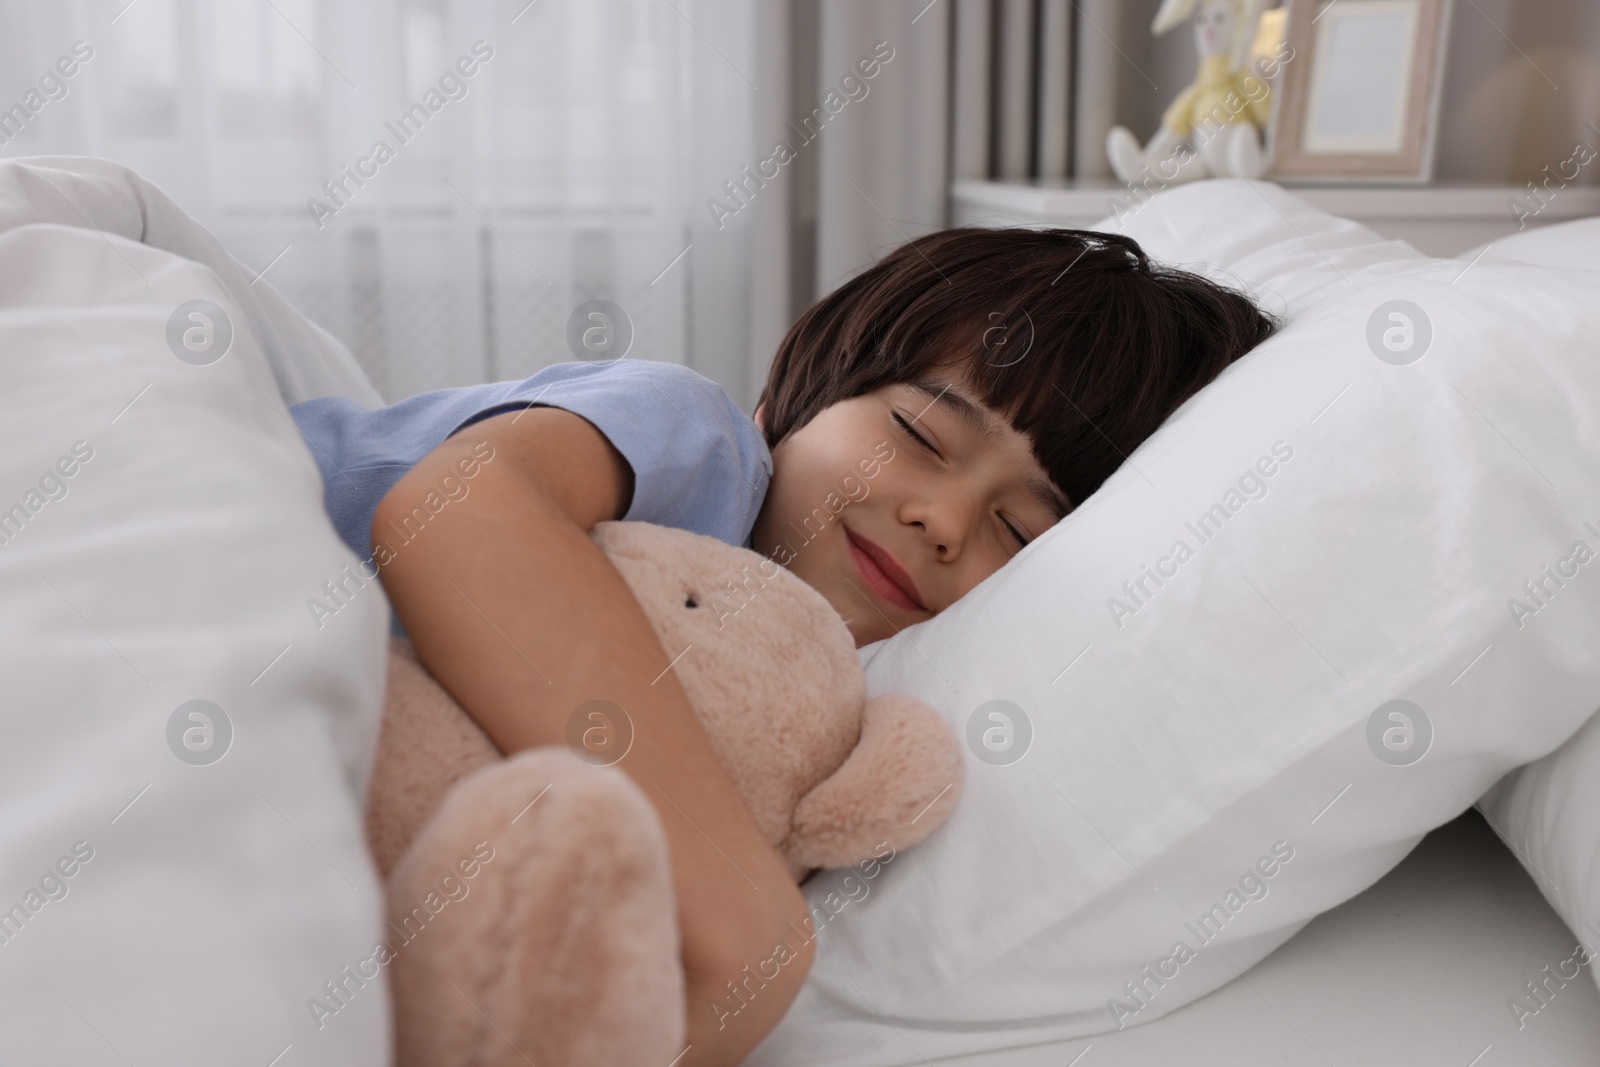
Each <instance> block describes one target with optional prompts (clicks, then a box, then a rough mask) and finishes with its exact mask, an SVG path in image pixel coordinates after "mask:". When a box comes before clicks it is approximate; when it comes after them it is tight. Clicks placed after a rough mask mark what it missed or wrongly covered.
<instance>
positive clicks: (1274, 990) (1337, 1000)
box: [905, 809, 1600, 1067]
mask: <svg viewBox="0 0 1600 1067" xmlns="http://www.w3.org/2000/svg"><path fill="white" fill-rule="evenodd" d="M1575 945H1576V938H1575V937H1574V936H1573V935H1572V933H1571V931H1569V930H1568V929H1567V926H1566V924H1565V923H1563V922H1562V921H1561V920H1560V918H1558V917H1557V916H1556V914H1555V912H1554V911H1552V910H1551V908H1550V906H1549V905H1548V904H1547V903H1546V902H1545V900H1544V898H1543V897H1542V896H1540V895H1539V890H1538V887H1537V886H1535V885H1534V883H1533V880H1532V879H1531V878H1529V877H1528V874H1527V872H1526V871H1524V870H1523V869H1522V867H1521V865H1519V864H1518V863H1517V861H1516V858H1515V857H1514V856H1512V854H1511V853H1510V851H1508V850H1507V849H1506V847H1505V846H1504V845H1502V844H1501V843H1500V841H1499V839H1498V838H1497V837H1495V835H1494V832H1493V831H1492V830H1491V829H1490V828H1489V826H1488V824H1487V823H1485V822H1484V821H1483V818H1482V816H1480V815H1479V814H1478V813H1477V812H1476V811H1475V810H1472V809H1469V810H1468V811H1467V812H1466V813H1465V814H1463V815H1462V816H1460V817H1459V818H1457V819H1456V820H1454V821H1453V822H1450V823H1447V824H1446V825H1444V826H1442V827H1440V828H1439V829H1437V830H1435V831H1433V832H1432V833H1430V834H1429V835H1428V836H1427V837H1426V838H1424V839H1423V841H1422V843H1421V844H1420V845H1418V846H1417V847H1416V848H1415V849H1414V850H1413V851H1412V853H1411V854H1410V855H1409V856H1407V857H1406V859H1405V860H1404V862H1402V863H1401V864H1400V866H1398V867H1396V868H1395V869H1394V870H1392V871H1390V872H1389V873H1388V874H1387V875H1385V876H1384V877H1383V878H1382V879H1380V880H1379V881H1378V882H1377V883H1376V884H1375V885H1373V886H1372V888H1370V889H1368V890H1367V891H1366V892H1364V893H1362V894H1361V895H1360V896H1357V897H1355V898H1354V899H1352V900H1349V901H1347V902H1345V903H1344V904H1342V905H1340V906H1339V907H1337V908H1335V909H1333V910H1332V911H1329V912H1324V913H1323V914H1322V915H1320V916H1318V917H1317V918H1315V919H1313V920H1312V921H1311V922H1310V923H1309V924H1308V925H1307V926H1306V927H1305V928H1304V929H1303V930H1301V931H1300V932H1299V933H1298V934H1296V935H1295V936H1294V937H1293V938H1291V939H1290V940H1289V941H1288V942H1287V943H1285V944H1284V945H1283V947H1281V948H1279V949H1278V950H1277V951H1276V952H1274V953H1273V954H1272V955H1270V956H1268V957H1267V958H1266V959H1264V960H1262V961H1261V962H1260V963H1258V964H1256V965H1255V967H1253V968H1251V970H1250V971H1249V972H1247V973H1246V974H1244V975H1243V976H1241V977H1239V978H1237V979H1235V980H1234V981H1233V982H1231V983H1229V984H1228V985H1226V986H1223V987H1222V988H1221V989H1218V990H1216V991H1215V992H1213V993H1211V994H1209V995H1208V996H1205V997H1202V998H1201V999H1200V1000H1198V1001H1196V1002H1195V1003H1193V1004H1190V1005H1188V1006H1187V1007H1184V1008H1181V1009H1179V1010H1178V1011H1175V1012H1173V1013H1172V1014H1171V1015H1167V1016H1165V1017H1163V1018H1160V1019H1156V1020H1155V1021H1153V1022H1149V1023H1145V1024H1143V1025H1141V1026H1130V1027H1129V1028H1127V1029H1126V1030H1122V1031H1120V1032H1117V1033H1108V1034H1100V1035H1097V1036H1095V1037H1090V1038H1080V1039H1077V1040H1072V1041H1055V1042H1050V1043H1048V1044H1043V1045H1032V1046H1028V1047H1025V1048H1014V1049H1007V1050H1004V1051H999V1052H986V1053H982V1054H979V1055H974V1056H961V1057H957V1058H953V1059H941V1060H936V1061H932V1062H937V1063H939V1064H941V1065H946V1064H948V1065H950V1067H1068V1065H1076V1067H1147V1065H1150V1064H1177V1063H1181V1064H1186V1065H1187V1067H1241V1065H1259V1064H1272V1065H1274V1067H1329V1064H1334V1065H1340V1067H1342V1065H1345V1064H1379V1065H1381V1064H1405V1065H1407V1067H1422V1065H1431V1064H1439V1065H1441V1067H1443V1065H1449V1067H1467V1065H1468V1064H1473V1065H1474V1067H1503V1065H1507V1064H1514V1065H1518V1067H1580V1065H1582V1067H1593V1065H1594V1064H1595V1063H1596V1062H1597V1061H1600V992H1597V991H1596V989H1595V986H1594V983H1593V982H1592V981H1590V980H1589V975H1588V973H1587V967H1584V968H1583V969H1581V970H1580V971H1579V972H1578V974H1577V977H1576V978H1575V979H1573V980H1571V981H1568V982H1566V984H1565V985H1564V986H1557V985H1556V984H1555V983H1554V982H1553V981H1552V982H1551V983H1550V985H1549V989H1550V990H1551V992H1550V993H1549V994H1548V1003H1547V1004H1545V1005H1543V1006H1539V1010H1538V1011H1537V1012H1536V1013H1535V1014H1533V1015H1532V1016H1527V1015H1524V1016H1523V1017H1522V1019H1521V1023H1522V1025H1521V1027H1520V1028H1519V1026H1518V1018H1517V1015H1516V1013H1514V1012H1513V1011H1512V1008H1511V1007H1510V1002H1511V1001H1512V1000H1513V999H1514V998H1519V999H1521V1000H1523V1001H1524V1002H1525V1003H1526V1004H1527V1005H1528V1006H1529V1007H1534V1006H1538V1005H1537V1002H1535V1001H1534V1000H1533V999H1532V998H1531V997H1530V996H1529V994H1528V991H1527V989H1526V988H1525V987H1524V986H1523V983H1524V982H1525V981H1528V980H1537V979H1538V978H1541V977H1542V975H1541V971H1542V970H1543V968H1544V967H1546V966H1547V965H1548V966H1549V967H1550V968H1551V970H1552V972H1553V971H1555V970H1556V968H1557V967H1558V966H1559V965H1560V964H1561V963H1562V962H1563V961H1565V960H1566V959H1568V957H1570V956H1571V955H1572V952H1573V949H1574V947H1575ZM1567 970H1568V973H1571V971H1572V966H1571V965H1569V966H1568V967H1567ZM906 1053H907V1055H906V1060H905V1062H907V1063H923V1062H927V1061H924V1060H923V1059H922V1058H921V1057H920V1056H919V1055H918V1054H917V1053H916V1051H915V1050H914V1049H913V1048H911V1047H910V1045H909V1044H908V1045H907V1047H906ZM1080 1056H1081V1059H1080V1058H1078V1057H1080ZM1480 1056H1481V1058H1476V1057H1480Z"/></svg>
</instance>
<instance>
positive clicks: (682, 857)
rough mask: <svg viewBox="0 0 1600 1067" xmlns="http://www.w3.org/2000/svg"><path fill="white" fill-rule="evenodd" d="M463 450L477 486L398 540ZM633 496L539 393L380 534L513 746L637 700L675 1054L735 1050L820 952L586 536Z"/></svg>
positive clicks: (705, 1060)
mask: <svg viewBox="0 0 1600 1067" xmlns="http://www.w3.org/2000/svg"><path fill="white" fill-rule="evenodd" d="M484 442H487V443H488V446H489V448H490V449H492V453H490V452H488V450H487V449H485V447H484ZM475 447H476V451H474V448H475ZM486 453H487V454H488V455H489V458H488V460H487V461H485V459H484V456H485V454H486ZM463 459H467V460H470V461H472V462H475V463H478V464H479V469H478V472H477V474H476V475H475V476H474V477H472V479H471V480H470V481H469V482H467V484H469V485H470V486H471V490H470V492H469V493H468V495H466V496H465V497H461V498H460V499H457V500H454V501H452V502H451V503H450V504H449V506H447V507H445V508H443V509H441V510H440V511H439V512H438V513H437V514H433V515H428V516H427V518H426V519H425V520H424V521H425V525H422V526H421V532H419V533H417V534H415V535H414V536H413V537H412V539H411V540H409V541H404V542H403V543H402V540H401V537H400V536H398V534H397V531H398V530H399V529H400V528H401V526H402V523H403V521H404V519H405V518H406V517H407V516H410V515H411V514H412V511H413V509H414V508H416V507H418V506H419V505H421V503H422V500H423V498H424V497H425V496H427V494H428V493H429V492H430V491H437V489H438V486H439V483H440V480H441V479H442V478H444V477H446V476H447V475H452V474H453V475H455V476H456V477H457V478H458V479H459V478H460V474H461V470H460V469H459V468H458V466H457V464H458V463H459V462H460V461H461V460H463ZM632 497H633V471H632V469H631V468H630V467H629V465H628V463H627V461H626V460H625V459H624V458H623V457H622V455H621V453H619V452H618V451H617V450H616V449H615V448H614V447H613V446H612V445H611V442H610V441H609V440H607V438H606V437H605V436H604V435H603V434H602V433H601V432H600V431H599V430H598V429H596V428H595V427H594V426H593V425H592V424H591V423H589V422H588V421H587V420H586V419H584V418H582V417H581V416H578V415H575V414H573V413H571V412H568V411H565V410H563V409H560V408H554V407H536V408H528V409H524V410H521V411H517V412H508V413H505V414H501V415H496V416H493V417H491V418H488V419H485V420H483V421H481V422H478V423H475V424H473V425H471V426H469V427H467V428H466V429H464V430H462V431H461V432H459V433H457V434H456V435H454V436H453V437H451V438H449V439H447V440H446V441H445V442H444V443H443V444H441V445H439V447H438V448H436V449H434V450H433V451H432V452H431V453H429V454H428V455H427V456H425V457H424V458H423V459H422V460H421V461H420V462H419V463H417V464H416V466H414V467H413V468H412V469H411V470H410V471H408V472H407V473H406V475H405V476H404V477H403V478H401V479H400V481H399V482H398V483H397V484H396V485H395V486H394V488H393V489H391V490H390V491H389V493H388V494H387V495H385V497H384V498H383V500H382V501H380V502H379V505H378V508H377V510H376V512H375V513H374V516H373V523H372V534H373V541H374V543H375V544H376V543H377V542H383V543H384V544H387V545H389V546H390V548H391V549H392V550H393V553H394V554H393V556H392V557H389V558H388V559H387V561H386V562H385V560H384V559H380V560H379V562H380V566H381V576H382V580H383V585H384V589H385V591H386V592H387V593H388V596H389V599H390V601H391V602H392V603H393V605H394V610H395V612H396V614H397V615H399V617H400V621H401V623H402V624H403V625H404V626H405V628H406V632H407V634H408V635H409V636H410V638H411V641H412V644H413V645H414V646H415V648H416V651H417V655H418V657H419V658H420V659H421V661H422V663H423V664H424V665H425V666H426V667H427V668H428V670H429V671H430V672H431V673H432V674H433V676H434V677H435V678H437V679H438V680H439V683H440V684H441V685H443V686H444V687H445V688H446V689H447V690H449V692H450V694H451V695H452V696H454V697H455V699H456V700H457V701H458V702H459V703H460V704H461V706H462V707H463V708H464V709H466V711H467V712H468V713H469V714H470V715H471V716H472V717H473V718H474V719H476V720H477V722H478V724H479V725H480V726H482V727H483V729H484V732H485V733H487V734H488V735H489V737H490V738H491V739H492V740H493V741H494V742H495V743H496V744H497V745H498V746H499V747H500V749H501V750H502V751H504V752H506V753H508V754H510V753H512V752H516V751H518V750H520V749H523V748H528V747H531V746H534V745H561V744H566V743H567V723H568V719H569V717H570V716H571V714H572V712H573V711H574V710H575V709H576V708H578V706H579V705H581V704H583V703H585V702H587V701H589V700H593V699H596V698H604V699H606V700H610V701H612V702H613V703H615V704H617V705H619V706H620V707H621V708H623V709H624V711H626V713H627V715H628V717H629V719H630V720H631V724H632V727H633V731H634V738H633V745H632V747H631V748H630V749H629V750H628V753H627V755H626V756H624V757H623V758H622V760H621V761H620V762H619V763H618V764H617V766H618V767H620V768H621V769H622V770H623V771H624V772H625V773H627V774H628V775H629V776H630V777H631V778H632V779H633V780H634V781H635V782H636V783H637V784H638V785H639V787H640V789H641V790H642V791H643V792H644V794H645V796H646V797H648V798H649V799H650V801H651V803H653V804H654V805H655V807H656V811H657V812H658V813H659V815H660V818H661V823H662V826H663V828H664V829H665V831H666V837H667V845H668V850H669V854H670V858H671V863H672V871H673V886H674V891H675V893H676V897H677V910H678V920H679V929H680V931H681V935H682V939H683V965H684V974H685V979H686V991H687V994H688V1034H689V1044H690V1046H691V1047H690V1049H689V1051H688V1053H687V1054H686V1055H685V1056H683V1058H682V1059H681V1060H679V1061H677V1063H676V1064H675V1065H674V1067H688V1065H690V1064H718V1065H720V1064H727V1065H732V1064H737V1063H738V1062H740V1061H741V1060H742V1059H743V1058H744V1056H745V1055H746V1054H747V1053H748V1052H749V1051H750V1050H751V1049H752V1048H754V1047H755V1045H756V1044H757V1043H758V1042H759V1041H760V1040H761V1039H762V1038H763V1037H764V1036H765V1035H766V1034H767V1033H768V1032H769V1031H770V1030H771V1029H772V1027H773V1026H775V1025H777V1022H778V1020H779V1019H780V1018H782V1017H783V1013H784V1012H785V1011H786V1010H787V1009H788V1006H789V1003H790V1002H791V1001H792V1000H793V999H794V996H795V994H796V993H798V992H799V989H800V985H801V983H802V982H803V981H804V979H805V976H806V974H807V973H808V971H809V970H810V967H811V959H812V945H811V942H810V940H808V939H804V938H803V936H802V935H803V932H804V931H805V929H806V923H807V921H808V919H809V913H808V911H807V907H806V903H805V899H804V897H803V896H802V895H801V893H800V891H799V888H798V887H797V886H796V885H795V884H794V882H793V881H792V880H791V879H790V877H789V874H788V870H787V868H786V866H785V865H784V862H783V860H782V858H781V857H780V856H779V855H778V853H777V852H776V851H775V850H774V849H773V848H772V846H771V845H769V844H768V843H767V841H766V840H765V838H763V837H762V835H761V832H760V830H759V829H758V828H757V826H756V824H755V821H754V819H753V818H752V817H751V816H750V813H749V810H748V809H747V808H746V807H745V804H744V801H743V799H742V798H741V797H740V796H739V794H738V792H737V791H736V790H735V789H734V787H733V783H732V782H731V781H730V780H729V779H728V776H727V775H726V773H724V771H723V770H722V767H721V764H720V763H718V761H717V758H716V755H715V753H713V751H712V749H711V746H710V743H709V741H708V740H707V738H706V735H705V731H704V729H703V728H702V727H701V725H700V723H699V721H698V720H697V719H696V718H695V715H694V712H693V710H692V709H691V707H690V705H689V701H688V698H687V697H686V696H685V695H684V692H683V687H682V686H681V685H680V684H679V682H678V679H677V675H676V674H675V673H673V672H672V671H671V670H669V669H668V666H669V664H670V662H671V657H670V656H669V655H668V654H667V653H666V652H665V651H664V650H663V649H662V648H661V645H660V642H659V641H657V639H656V637H655V633H654V631H653V630H652V629H651V627H650V623H649V621H648V620H647V619H646V618H645V615H644V611H643V609H642V608H640V606H639V604H638V601H637V600H635V599H634V597H633V593H632V591H631V590H630V589H629V588H628V586H627V584H626V583H625V582H624V581H623V579H622V576H621V575H620V574H618V573H617V570H616V568H615V567H614V566H612V564H611V562H610V560H608V559H607V558H606V556H605V554H604V553H603V552H601V551H600V549H599V547H598V546H597V545H596V544H595V543H594V542H593V540H591V539H590V537H589V531H590V530H591V529H592V528H593V527H594V525H595V523H597V522H600V521H602V520H605V519H620V518H621V517H622V516H623V515H625V514H626V513H627V511H628V507H629V505H630V503H631V501H632ZM424 514H425V515H427V513H426V511H424ZM417 526H418V524H417V523H416V522H413V524H412V528H416V527H417ZM380 555H382V554H380ZM780 941H782V942H786V943H787V944H788V945H789V947H790V949H791V950H792V952H793V953H794V956H795V957H796V958H794V959H792V960H791V961H790V962H788V963H787V964H785V965H784V966H783V967H782V968H780V970H779V973H778V975H777V976H776V977H775V978H773V979H770V980H765V985H764V987H762V988H761V989H760V990H759V992H757V993H755V994H754V996H752V997H751V998H750V1000H749V1002H748V1003H747V1004H746V1005H745V1007H744V1008H743V1009H742V1010H740V1011H739V1012H738V1014H737V1015H736V1016H735V1015H728V1014H727V1009H724V1011H723V1012H722V1013H721V1019H720V1020H719V1013H718V1011H717V1010H716V1008H715V1007H714V1004H713V1002H714V1001H715V1002H722V1003H729V1002H730V1001H729V998H730V996H731V994H729V993H728V991H727V983H729V982H734V983H735V984H737V983H738V982H739V981H740V980H741V979H742V978H744V977H745V975H744V973H743V968H744V967H745V966H746V965H749V966H750V967H751V968H755V967H756V965H757V964H758V963H759V962H760V961H763V960H767V959H769V958H771V957H772V956H773V953H774V948H775V946H776V945H777V944H778V943H779V942H780ZM747 995H748V994H747ZM618 1022H619V1025H626V1021H625V1020H619V1021H618ZM659 1067H667V1064H665V1063H663V1064H661V1065H659Z"/></svg>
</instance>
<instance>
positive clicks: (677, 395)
mask: <svg viewBox="0 0 1600 1067" xmlns="http://www.w3.org/2000/svg"><path fill="white" fill-rule="evenodd" d="M527 406H549V407H558V408H562V409H563V410H566V411H570V412H572V413H573V414H575V415H580V416H582V417H583V418H584V419H586V420H588V421H589V422H590V423H591V424H593V425H594V427H595V428H596V429H598V430H599V431H600V432H601V433H603V434H605V436H606V438H607V439H608V440H609V441H610V442H611V444H612V445H613V446H614V447H615V448H616V450H617V451H618V452H620V453H622V456H623V458H624V459H626V460H627V461H628V465H629V466H631V467H632V468H633V498H632V500H631V501H630V502H629V505H628V511H627V513H626V514H625V515H624V516H623V518H624V519H625V520H628V521H637V522H653V523H658V524H660V525H662V526H675V527H678V528H680V529H684V530H692V531H694V532H695V533H702V534H707V535H709V536H712V537H716V538H718V539H719V540H722V541H726V542H727V543H729V544H733V545H744V544H746V543H747V542H748V540H749V538H750V532H751V530H752V528H753V527H754V526H755V521H756V514H757V512H758V511H759V510H760V507H761V502H762V500H763V498H765V496H766V492H767V487H768V485H769V484H770V482H771V478H772V454H771V452H770V451H769V450H768V448H767V443H766V439H765V438H764V437H763V436H762V433H761V430H760V428H759V427H757V426H756V424H755V423H754V422H753V421H751V419H750V417H749V416H748V415H746V414H745V413H744V412H743V411H742V410H740V408H739V406H738V405H737V404H735V403H734V402H733V399H732V398H731V397H730V396H728V394H727V392H726V391H725V390H724V389H723V388H722V386H720V385H718V384H717V383H716V382H714V381H712V380H711V379H709V378H707V377H705V376H704V375H702V374H700V373H698V372H697V371H694V370H692V369H690V368H688V367H684V366H681V365H679V364H675V363H660V362H656V361H653V360H636V359H621V360H616V361H614V362H610V363H586V362H579V361H572V362H568V363H558V364H555V365H554V366H551V367H547V368H545V369H544V370H543V371H540V372H539V373H538V374H536V375H534V376H533V377H532V378H529V379H527V380H526V381H525V382H522V383H520V385H519V386H518V387H517V388H516V389H515V390H514V394H513V395H509V396H506V397H504V398H503V399H500V400H498V401H496V402H495V403H493V404H492V405H490V406H487V407H485V408H484V409H483V410H480V411H477V412H474V413H473V414H472V415H471V416H470V417H469V418H467V419H465V420H464V421H463V422H462V423H461V425H460V426H458V427H457V428H456V430H457V431H459V430H460V429H461V428H462V427H465V426H469V425H471V424H472V423H474V422H477V421H478V420H480V419H484V418H488V417H489V416H490V415H495V414H499V413H500V412H503V411H509V410H514V409H516V408H519V407H527Z"/></svg>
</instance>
